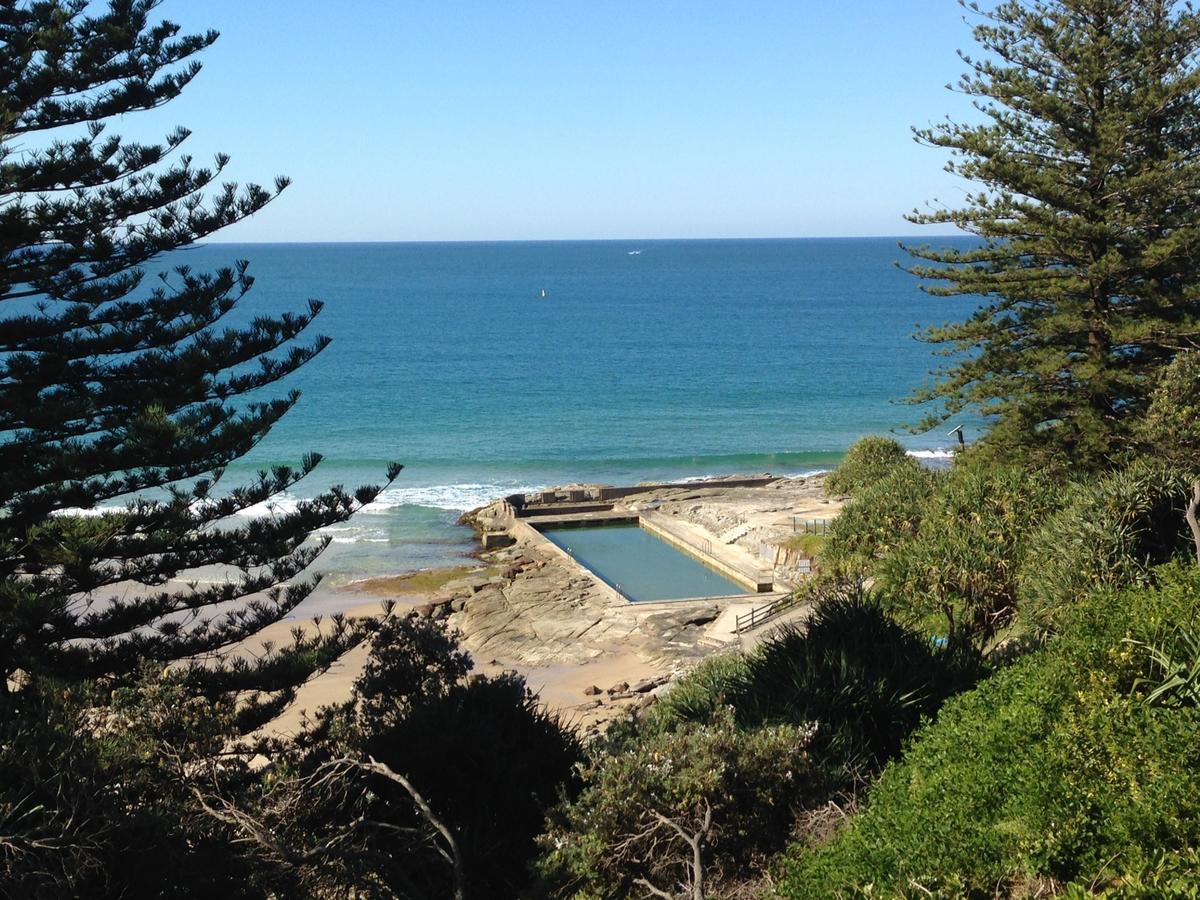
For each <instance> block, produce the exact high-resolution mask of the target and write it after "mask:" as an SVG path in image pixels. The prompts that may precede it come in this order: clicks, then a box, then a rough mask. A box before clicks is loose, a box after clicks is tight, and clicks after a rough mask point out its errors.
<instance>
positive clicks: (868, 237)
mask: <svg viewBox="0 0 1200 900" xmlns="http://www.w3.org/2000/svg"><path fill="white" fill-rule="evenodd" d="M911 237H913V236H912V235H903V234H859V235H838V234H831V235H803V236H791V237H789V236H778V237H656V238H639V237H627V238H626V237H621V238H445V239H386V238H384V239H372V240H306V241H283V240H274V241H271V240H243V241H229V240H220V241H217V240H200V241H196V242H195V243H193V244H190V245H187V246H193V247H195V246H200V245H202V244H213V245H234V244H257V245H262V246H270V245H283V244H347V245H361V244H616V243H627V244H628V243H642V244H653V243H668V242H669V243H684V242H689V241H691V242H696V243H699V242H702V241H882V240H893V241H906V240H909V239H911ZM970 237H975V235H971V234H962V233H959V234H931V235H923V236H921V238H922V241H926V242H927V241H931V240H944V239H947V238H970Z"/></svg>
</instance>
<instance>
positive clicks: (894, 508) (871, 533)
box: [821, 466, 945, 578]
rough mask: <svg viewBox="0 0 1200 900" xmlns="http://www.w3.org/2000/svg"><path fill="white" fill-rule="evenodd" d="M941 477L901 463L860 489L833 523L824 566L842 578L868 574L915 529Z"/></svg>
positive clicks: (824, 547)
mask: <svg viewBox="0 0 1200 900" xmlns="http://www.w3.org/2000/svg"><path fill="white" fill-rule="evenodd" d="M943 478H945V476H944V475H943V474H941V473H935V472H931V471H929V470H927V469H922V468H920V467H919V466H900V467H898V468H896V469H895V470H894V471H893V472H891V473H890V474H888V475H885V476H884V477H883V478H881V479H880V480H879V481H877V482H875V483H874V484H872V485H871V486H870V487H866V488H864V489H863V490H861V491H860V492H859V494H858V495H857V496H856V497H855V498H853V499H852V500H851V501H850V502H849V503H847V504H846V506H845V507H844V508H843V509H842V511H841V513H840V514H839V515H838V517H837V518H836V519H834V520H833V523H832V524H831V525H830V527H829V535H828V537H827V538H826V540H825V544H824V546H822V548H821V565H822V569H823V570H824V571H827V572H832V573H835V574H836V575H837V577H840V578H856V577H861V576H863V575H866V574H868V573H869V572H870V571H871V570H872V569H873V568H874V566H875V563H876V562H877V561H878V560H879V559H880V558H881V557H883V556H885V555H887V554H888V553H890V552H892V551H893V550H895V549H896V548H897V547H899V546H900V545H902V544H903V543H904V542H905V541H907V540H908V539H910V538H911V537H912V536H913V535H915V534H916V533H917V530H918V529H919V528H920V527H921V519H922V517H923V516H924V514H925V505H926V503H927V502H928V500H929V498H930V496H931V495H932V494H933V492H934V491H935V490H936V488H937V485H938V483H939V482H940V481H941V480H942V479H943Z"/></svg>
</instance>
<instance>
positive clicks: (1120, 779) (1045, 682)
mask: <svg viewBox="0 0 1200 900" xmlns="http://www.w3.org/2000/svg"><path fill="white" fill-rule="evenodd" d="M1157 574H1158V575H1159V583H1158V587H1157V588H1155V589H1153V590H1146V589H1141V588H1134V589H1129V590H1126V591H1125V592H1123V593H1117V592H1114V591H1104V592H1101V593H1098V594H1096V595H1093V596H1092V597H1090V598H1088V599H1087V600H1086V601H1085V602H1082V603H1080V604H1079V605H1078V606H1076V607H1075V608H1073V609H1072V610H1071V611H1070V612H1069V614H1068V615H1067V617H1066V619H1065V620H1064V627H1063V631H1062V633H1061V634H1060V635H1059V636H1058V637H1057V638H1055V640H1054V641H1053V642H1052V643H1051V644H1050V645H1049V646H1048V647H1047V648H1045V649H1044V650H1041V651H1038V652H1036V653H1034V654H1031V655H1029V656H1027V657H1025V658H1024V659H1022V660H1020V661H1018V662H1017V663H1015V664H1014V665H1012V666H1010V667H1008V668H1006V669H1004V670H1002V671H1000V672H999V673H997V674H996V675H994V676H992V677H991V678H989V679H988V680H986V681H984V682H982V683H981V684H980V685H979V686H978V687H977V688H976V689H975V690H973V691H970V692H968V693H966V694H963V695H961V696H959V697H957V698H955V699H952V700H951V701H949V702H948V703H947V704H946V705H945V707H944V708H943V709H942V711H941V713H940V714H939V716H938V720H937V721H936V722H935V723H933V724H932V725H930V726H929V727H928V728H926V729H924V730H922V731H921V732H920V733H918V735H917V736H916V738H915V740H914V741H913V743H912V744H911V745H910V747H909V749H908V750H907V752H906V754H905V756H904V758H903V759H902V760H901V761H899V762H898V763H897V764H895V765H893V766H891V767H889V768H888V769H887V770H886V771H885V773H884V775H883V776H882V778H881V779H880V781H879V782H878V783H877V784H876V785H875V786H874V787H873V788H872V789H871V790H870V792H869V794H868V797H867V805H866V809H865V811H864V812H863V813H862V814H861V815H860V816H859V817H858V818H857V819H856V820H855V821H854V822H853V824H852V825H851V827H850V828H849V829H848V830H847V831H845V832H844V833H843V834H841V835H840V836H839V837H838V838H836V839H835V840H834V841H833V842H832V843H831V844H830V845H828V846H827V847H825V848H824V849H822V850H819V851H815V852H812V851H808V850H805V849H802V848H796V849H794V850H792V851H789V854H788V855H787V857H786V858H785V859H784V860H783V861H781V862H780V864H779V872H778V874H779V876H780V881H779V890H780V893H781V894H782V895H783V896H786V897H805V898H808V897H825V896H849V895H856V894H859V893H871V892H873V895H875V896H897V895H903V896H910V895H911V896H918V895H920V896H929V895H930V894H932V895H934V896H945V897H960V896H979V897H992V896H996V895H997V894H1006V893H1008V892H1010V891H1012V890H1015V889H1016V888H1017V887H1018V886H1020V885H1029V884H1034V883H1038V882H1040V881H1047V880H1048V881H1050V882H1052V883H1059V884H1061V883H1067V882H1072V881H1075V882H1078V883H1080V884H1086V883H1091V882H1092V881H1093V880H1095V881H1096V883H1097V884H1104V883H1106V878H1107V877H1108V876H1111V873H1112V872H1114V871H1127V872H1137V871H1139V870H1140V868H1141V867H1144V866H1149V865H1151V863H1152V862H1153V861H1154V860H1155V859H1156V858H1158V854H1160V852H1162V851H1165V852H1168V853H1173V852H1178V853H1185V854H1186V853H1188V852H1190V849H1191V850H1194V848H1195V847H1196V846H1197V842H1198V841H1200V792H1197V791H1196V790H1195V782H1196V778H1197V777H1198V776H1200V710H1197V709H1196V708H1194V707H1184V708H1170V707H1164V706H1156V705H1152V704H1149V703H1147V702H1145V699H1146V698H1145V696H1144V695H1143V694H1142V693H1141V691H1140V689H1139V687H1138V685H1139V679H1141V678H1143V677H1144V676H1145V674H1146V672H1147V660H1146V658H1145V654H1144V653H1142V652H1141V651H1140V649H1139V648H1138V647H1137V646H1136V645H1134V644H1131V643H1130V642H1129V641H1127V640H1125V639H1126V638H1132V639H1133V640H1143V641H1144V640H1149V639H1151V638H1153V637H1154V636H1156V635H1159V634H1161V631H1162V629H1163V627H1164V623H1168V622H1170V623H1177V624H1179V625H1180V626H1181V627H1185V628H1191V629H1194V628H1195V627H1196V625H1197V624H1198V623H1200V570H1196V569H1183V568H1181V567H1180V566H1178V565H1171V566H1168V567H1166V568H1163V569H1161V570H1160V571H1159V572H1158V573H1157ZM1189 848H1190V849H1189ZM1114 861H1119V867H1118V868H1116V869H1114V868H1113V866H1112V863H1113V862H1114ZM1164 877H1165V876H1164ZM1132 896H1136V894H1133V895H1132Z"/></svg>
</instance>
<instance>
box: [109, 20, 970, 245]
mask: <svg viewBox="0 0 1200 900" xmlns="http://www.w3.org/2000/svg"><path fill="white" fill-rule="evenodd" d="M160 11H161V13H162V15H163V16H165V17H167V18H171V19H173V20H175V21H178V22H180V23H181V24H183V25H185V26H186V27H190V28H202V27H213V28H216V29H218V30H219V31H221V34H222V36H221V39H220V40H219V41H218V42H217V44H216V45H215V46H214V47H213V48H212V49H210V50H209V51H208V52H207V53H205V54H204V55H203V57H202V60H203V62H204V71H203V72H202V73H201V74H200V75H199V76H198V78H197V79H196V80H195V81H194V82H193V84H192V85H191V86H190V87H189V88H188V90H187V91H185V93H184V95H183V96H182V97H180V98H179V99H177V100H176V101H174V102H172V103H170V104H168V105H167V106H166V107H164V108H163V109H160V110H156V111H154V112H151V113H143V114H137V115H134V116H129V117H126V118H125V119H123V120H121V121H118V122H115V123H113V125H112V126H111V127H112V128H114V129H115V130H117V131H119V132H120V133H124V134H128V135H130V136H136V137H140V138H149V137H152V136H153V135H155V134H157V133H160V132H162V131H165V130H166V129H168V128H169V127H171V126H174V125H177V124H182V125H186V126H188V127H189V128H191V129H192V130H193V132H194V134H193V137H192V138H191V139H190V141H189V142H188V150H189V152H191V153H192V154H193V155H195V156H196V157H197V159H206V158H208V157H209V155H210V154H211V153H213V152H215V151H217V150H224V151H226V152H228V153H230V154H232V156H233V158H234V162H233V166H232V167H231V170H230V171H231V175H232V177H234V178H237V179H240V180H242V179H257V180H260V181H269V180H270V179H271V178H273V177H274V176H275V175H276V174H279V173H286V174H288V175H291V176H292V177H293V179H294V182H295V183H294V184H293V186H292V187H290V188H289V189H288V190H287V192H285V194H284V195H283V197H281V198H280V199H279V200H278V201H276V202H275V203H273V204H272V205H271V206H269V207H268V208H267V209H266V210H264V211H263V212H262V213H260V214H259V215H258V216H256V217H255V218H254V219H252V220H250V221H247V222H244V223H241V224H239V225H237V226H235V227H233V228H230V229H228V230H227V231H225V232H222V233H221V235H220V239H222V240H245V241H363V240H525V239H577V238H627V237H632V238H659V237H768V236H771V237H789V236H827V235H828V236H834V235H836V236H843V235H845V236H850V235H893V234H912V233H914V231H916V229H914V228H913V227H912V226H909V225H907V224H906V223H905V222H904V221H903V220H902V218H901V217H902V215H903V213H904V212H906V211H908V210H910V209H912V208H913V207H914V206H917V205H921V204H923V203H924V202H925V201H927V200H929V199H932V198H935V197H937V198H941V199H942V200H950V201H954V200H955V199H956V198H958V197H960V196H961V194H962V191H963V187H962V186H961V185H960V184H957V183H955V182H954V181H953V180H952V179H951V178H950V177H949V176H948V175H946V174H945V173H944V172H943V171H942V164H943V162H944V157H943V156H942V155H941V154H940V153H939V152H937V151H934V150H931V149H928V148H921V147H918V146H917V145H916V144H915V143H914V142H913V140H912V137H911V133H910V130H909V129H910V126H911V125H914V124H917V125H919V124H925V123H927V122H929V121H931V120H936V119H939V118H941V117H943V116H945V115H946V114H948V113H950V114H954V115H955V116H958V117H963V116H967V115H969V114H970V108H969V104H968V102H967V100H966V98H964V97H962V96H961V95H958V94H954V93H951V92H949V91H947V90H945V85H946V84H947V82H950V81H954V80H955V79H957V77H958V75H959V73H960V71H961V69H962V64H961V62H960V61H959V60H958V58H957V57H956V55H955V50H956V49H958V48H967V49H969V47H970V43H971V38H970V30H969V27H968V26H967V25H966V24H964V22H963V19H962V10H961V9H960V8H959V6H958V4H957V3H956V2H955V0H856V2H853V3H842V4H832V3H827V2H810V0H791V2H777V3H776V2H738V3H721V4H716V3H698V2H690V3H689V2H643V3H637V4H635V3H632V2H622V3H616V2H605V0H594V2H587V3H584V2H575V0H572V2H561V0H560V2H530V3H494V2H492V3H486V2H478V3H476V2H455V3H447V2H434V0H430V2H424V3H392V2H383V0H340V2H338V3H328V2H312V0H295V2H282V0H237V2H234V0H206V2H204V3H187V2H184V0H167V2H165V3H164V4H163V6H162V7H160Z"/></svg>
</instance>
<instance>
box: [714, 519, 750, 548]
mask: <svg viewBox="0 0 1200 900" xmlns="http://www.w3.org/2000/svg"><path fill="white" fill-rule="evenodd" d="M749 533H750V526H749V525H747V524H746V523H745V522H741V523H740V524H737V525H734V526H733V527H732V528H730V529H728V530H726V531H725V532H724V533H723V534H721V535H720V537H718V538H717V540H719V541H720V542H721V543H722V544H734V543H737V542H738V541H740V540H741V539H742V538H744V537H745V536H746V535H747V534H749Z"/></svg>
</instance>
